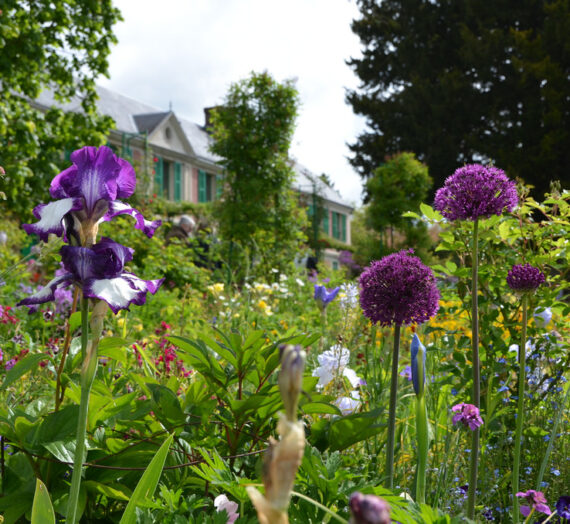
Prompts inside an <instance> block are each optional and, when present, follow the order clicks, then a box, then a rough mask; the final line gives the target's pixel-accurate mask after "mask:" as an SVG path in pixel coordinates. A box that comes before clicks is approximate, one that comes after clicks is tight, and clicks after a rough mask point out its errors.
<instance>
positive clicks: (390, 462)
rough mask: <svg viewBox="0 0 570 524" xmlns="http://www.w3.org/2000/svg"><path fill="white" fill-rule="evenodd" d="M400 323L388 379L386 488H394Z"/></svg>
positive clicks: (396, 331) (397, 327)
mask: <svg viewBox="0 0 570 524" xmlns="http://www.w3.org/2000/svg"><path fill="white" fill-rule="evenodd" d="M400 327H401V326H400V324H396V325H395V326H394V349H393V351H392V376H391V380H390V408H389V411H388V443H387V446H388V448H387V450H386V475H387V477H388V488H390V489H393V488H394V440H395V434H396V400H397V394H398V356H399V353H400Z"/></svg>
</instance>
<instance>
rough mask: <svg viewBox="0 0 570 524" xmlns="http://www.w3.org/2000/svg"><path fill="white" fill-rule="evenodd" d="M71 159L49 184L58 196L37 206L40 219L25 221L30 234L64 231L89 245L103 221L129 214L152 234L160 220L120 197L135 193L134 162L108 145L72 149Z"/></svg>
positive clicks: (36, 210)
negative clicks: (142, 212)
mask: <svg viewBox="0 0 570 524" xmlns="http://www.w3.org/2000/svg"><path fill="white" fill-rule="evenodd" d="M71 161H72V162H73V164H74V165H72V166H71V167H69V168H67V169H65V170H64V171H62V172H61V173H60V174H59V175H57V176H56V177H55V178H54V179H53V180H52V182H51V185H50V194H51V196H52V197H53V198H56V199H59V200H56V201H55V202H50V203H49V204H40V205H39V206H37V207H36V208H35V209H34V216H35V217H36V218H37V219H38V220H39V221H38V222H36V223H35V224H24V226H23V228H24V229H25V231H26V232H27V233H28V234H32V233H35V234H37V235H38V236H39V237H40V238H41V239H42V240H44V241H46V240H47V238H48V235H49V234H50V233H53V234H55V235H57V236H62V235H63V233H64V231H65V232H66V233H67V236H68V240H69V241H70V242H71V243H74V244H82V245H85V244H87V245H89V244H90V243H93V241H94V240H93V239H94V238H95V236H96V233H97V226H98V224H99V223H100V222H101V221H103V220H105V221H107V220H111V219H112V218H113V217H115V216H117V215H130V216H132V217H133V218H135V219H136V221H137V223H136V225H135V227H136V228H137V229H141V230H142V231H143V232H144V233H145V234H146V235H147V236H148V237H149V238H150V237H152V235H153V234H154V231H155V230H156V228H157V227H158V226H159V225H160V221H155V222H152V221H148V220H145V219H144V217H143V216H142V214H141V213H140V212H139V211H137V210H136V209H134V208H132V207H131V206H130V205H128V204H126V203H124V202H121V201H120V200H117V199H121V198H127V197H130V196H131V195H132V194H133V193H134V190H135V186H136V176H135V170H134V169H133V166H131V164H129V163H128V162H127V161H126V160H123V159H122V158H118V157H116V156H115V154H114V153H113V151H112V150H111V149H109V148H108V147H105V146H102V147H99V148H96V147H92V146H86V147H83V148H81V149H78V150H76V151H74V152H73V153H71ZM64 223H65V226H64ZM72 238H74V239H75V241H73V240H72Z"/></svg>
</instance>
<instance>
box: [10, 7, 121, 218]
mask: <svg viewBox="0 0 570 524" xmlns="http://www.w3.org/2000/svg"><path fill="white" fill-rule="evenodd" d="M119 19H120V13H119V11H118V10H117V9H115V8H114V7H113V6H112V3H111V0H104V1H101V2H72V1H67V0H57V1H55V2H52V1H47V0H37V1H33V2H30V1H27V0H12V1H9V2H8V3H7V4H6V3H4V4H3V6H2V13H1V14H0V34H1V35H2V36H1V37H0V83H1V84H2V100H1V101H0V165H1V166H3V167H4V169H5V170H6V179H5V187H3V188H2V190H3V191H4V192H5V193H6V196H7V201H6V202H5V204H4V205H5V206H7V207H8V208H9V209H12V210H14V211H16V212H17V213H18V214H20V215H21V217H22V218H27V217H30V216H31V210H32V208H33V207H34V206H35V205H36V204H37V203H38V198H39V199H40V201H41V200H42V199H43V200H45V199H47V198H48V192H47V190H48V188H49V181H50V180H51V178H52V177H53V176H54V175H56V174H57V173H58V172H59V171H60V170H61V169H62V168H63V167H65V164H66V162H65V160H64V151H66V150H67V151H72V150H74V149H77V148H79V147H81V146H83V145H85V144H90V145H101V144H104V143H105V141H106V135H107V133H108V130H109V128H110V127H111V124H112V120H111V119H110V118H108V117H101V116H99V115H97V113H96V111H95V97H96V92H95V79H96V78H97V77H98V76H99V75H101V74H106V73H107V57H108V55H109V52H110V47H111V44H113V43H114V42H115V41H116V40H115V37H114V35H113V33H112V27H113V25H114V24H115V23H116V22H117V21H118V20H119ZM47 88H50V89H51V90H52V91H53V93H54V97H55V100H56V101H57V102H60V103H63V102H65V101H68V100H69V99H70V98H71V97H72V96H76V95H79V96H80V97H81V99H82V101H81V112H80V113H79V112H76V113H74V112H69V113H65V112H64V111H62V110H61V109H58V108H51V109H48V110H47V111H43V110H40V109H39V108H38V106H37V104H35V103H33V102H30V100H33V99H35V98H37V97H38V95H39V94H40V93H41V92H42V90H44V89H47Z"/></svg>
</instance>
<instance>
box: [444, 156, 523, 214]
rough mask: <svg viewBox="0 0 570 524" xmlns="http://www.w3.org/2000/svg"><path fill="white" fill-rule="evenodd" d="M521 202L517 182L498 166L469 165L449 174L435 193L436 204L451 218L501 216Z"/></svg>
mask: <svg viewBox="0 0 570 524" xmlns="http://www.w3.org/2000/svg"><path fill="white" fill-rule="evenodd" d="M517 204H518V196H517V188H516V184H515V182H513V181H512V180H509V179H508V178H507V176H506V175H505V172H504V171H503V170H501V169H498V168H496V167H492V166H489V167H485V166H482V165H480V164H469V165H466V166H463V167H460V168H459V169H457V170H456V171H455V173H453V175H451V176H450V177H448V178H447V179H446V181H445V184H444V186H443V187H442V188H440V189H438V190H437V193H436V194H435V202H434V207H435V209H437V210H438V211H440V212H441V214H442V215H443V216H444V217H446V218H448V219H450V220H476V219H477V218H479V217H490V216H491V215H501V214H502V213H503V211H504V210H505V209H506V210H507V211H509V212H510V211H512V210H513V209H514V208H515V207H516V205H517Z"/></svg>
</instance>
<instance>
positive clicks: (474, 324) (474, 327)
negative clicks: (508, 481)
mask: <svg viewBox="0 0 570 524" xmlns="http://www.w3.org/2000/svg"><path fill="white" fill-rule="evenodd" d="M478 245H479V219H478V218H476V219H475V221H474V222H473V247H472V256H471V265H472V271H471V355H472V360H473V405H474V406H476V407H477V409H479V407H480V399H479V397H480V384H479V381H480V378H479V367H480V364H479V309H478V276H477V270H478V265H479V249H478V247H479V246H478ZM478 465H479V428H475V430H474V431H473V440H472V444H471V460H470V463H469V489H468V495H467V517H468V518H470V519H472V520H473V517H474V515H475V498H476V493H477V468H478Z"/></svg>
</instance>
